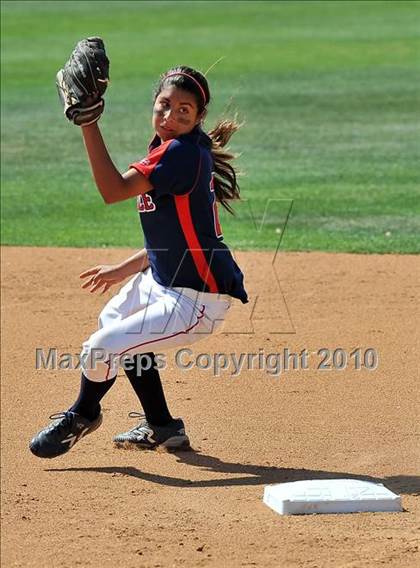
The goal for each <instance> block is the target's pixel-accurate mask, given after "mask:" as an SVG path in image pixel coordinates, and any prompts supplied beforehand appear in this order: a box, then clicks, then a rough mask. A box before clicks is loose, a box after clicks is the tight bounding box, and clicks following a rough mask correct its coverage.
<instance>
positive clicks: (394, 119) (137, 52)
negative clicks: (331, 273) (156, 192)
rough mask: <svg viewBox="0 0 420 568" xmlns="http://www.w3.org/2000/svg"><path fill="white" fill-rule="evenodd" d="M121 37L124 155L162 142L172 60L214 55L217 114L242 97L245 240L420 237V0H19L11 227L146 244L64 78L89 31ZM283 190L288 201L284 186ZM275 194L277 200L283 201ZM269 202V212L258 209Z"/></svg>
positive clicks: (228, 226)
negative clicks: (91, 150)
mask: <svg viewBox="0 0 420 568" xmlns="http://www.w3.org/2000/svg"><path fill="white" fill-rule="evenodd" d="M88 35H100V36H102V37H103V38H104V40H105V43H106V46H107V52H108V55H109V57H110V60H111V80H112V85H111V87H110V89H109V91H108V92H107V94H106V112H105V115H104V117H103V118H102V119H101V126H102V130H103V133H104V137H105V140H106V142H107V144H108V147H109V150H110V153H111V156H112V157H113V159H114V161H115V162H116V164H117V165H118V167H120V168H121V170H125V169H126V166H127V165H128V164H129V163H130V162H131V161H133V160H135V159H138V158H139V157H142V156H143V155H145V153H146V147H147V142H148V140H149V139H150V136H151V127H150V114H151V92H152V88H153V86H154V84H155V82H156V80H157V78H158V75H159V74H160V73H161V72H163V71H165V70H166V69H167V68H169V67H170V66H172V65H174V64H177V63H184V64H187V65H191V66H196V67H198V68H199V69H201V70H202V71H205V70H206V69H207V68H208V67H210V65H211V64H212V63H214V62H215V61H216V60H217V59H218V58H219V57H221V56H224V59H223V60H222V61H221V62H220V63H219V64H218V65H217V66H216V67H215V68H214V69H213V70H212V71H211V72H210V74H209V76H208V78H209V81H210V86H211V89H212V95H213V104H212V106H211V109H210V113H209V118H208V120H207V125H208V126H211V125H212V124H213V122H214V121H215V119H216V118H217V117H219V116H220V115H223V114H226V113H227V115H229V114H233V113H234V112H236V111H237V112H238V113H239V118H241V119H244V120H245V121H246V124H245V126H244V127H243V129H242V130H241V131H240V132H239V133H237V134H236V136H235V138H234V139H233V140H232V144H231V147H232V149H234V150H235V151H237V152H240V153H241V156H240V158H239V159H238V162H237V163H238V166H239V168H240V169H241V170H243V171H244V173H245V175H244V177H243V178H242V183H241V187H242V195H243V197H244V199H246V201H244V202H243V203H241V204H239V203H238V206H237V207H236V209H237V216H236V217H235V218H232V217H230V216H227V215H222V225H223V229H224V233H225V238H226V241H227V243H228V244H229V245H231V246H232V247H233V248H235V249H272V248H276V246H277V244H278V240H279V236H280V235H281V231H282V229H283V226H284V222H285V218H286V215H287V213H288V212H289V211H290V206H291V203H293V207H292V210H291V214H290V218H289V222H288V225H287V228H286V230H285V232H284V238H283V240H282V243H281V249H282V250H326V251H351V252H381V253H384V252H401V253H410V252H411V253H413V252H419V249H420V239H419V234H420V174H419V171H420V170H419V163H420V140H419V117H420V73H419V67H420V3H419V2H409V1H407V2H406V1H395V2H394V1H390V2H379V1H373V2H367V1H366V2H343V1H342V2H316V1H315V2H304V1H295V2H240V1H235V2H175V1H173V2H135V1H129V2H125V1H116V2H66V1H61V2H60V1H55V2H30V1H24V2H19V1H13V2H2V242H3V244H14V245H59V246H133V247H138V246H141V245H142V235H141V232H140V228H139V224H138V218H137V213H136V210H135V205H134V202H133V201H132V200H130V201H128V202H125V203H121V204H117V205H113V206H105V205H104V204H103V202H102V200H101V198H100V196H99V194H98V192H97V190H96V188H95V186H94V184H93V181H92V178H91V175H90V170H89V167H88V163H87V159H86V156H85V153H84V148H83V144H82V140H81V134H80V132H79V129H78V128H77V127H74V126H73V125H71V124H69V123H67V122H66V120H65V119H64V118H63V116H62V110H61V107H60V104H59V102H58V97H57V94H56V89H55V84H54V79H55V73H56V71H57V70H58V69H59V68H60V67H61V66H62V65H63V63H64V62H65V60H66V59H67V58H68V56H69V54H70V52H71V50H72V49H73V47H74V45H75V43H76V42H77V41H78V40H79V39H81V38H82V37H86V36H88ZM268 200H271V201H270V202H268ZM267 204H268V205H267ZM251 213H252V214H251Z"/></svg>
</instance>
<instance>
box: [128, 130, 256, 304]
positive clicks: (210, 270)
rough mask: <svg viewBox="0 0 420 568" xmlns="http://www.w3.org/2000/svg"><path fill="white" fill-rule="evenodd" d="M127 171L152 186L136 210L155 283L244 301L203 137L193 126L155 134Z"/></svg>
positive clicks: (208, 146) (240, 276) (139, 199)
mask: <svg viewBox="0 0 420 568" xmlns="http://www.w3.org/2000/svg"><path fill="white" fill-rule="evenodd" d="M130 167H132V168H135V169H136V170H137V171H139V172H141V173H142V174H143V175H144V176H145V177H147V178H148V180H149V181H150V183H151V184H152V185H153V189H151V190H150V191H148V192H147V193H144V194H142V195H139V196H138V197H137V209H138V211H139V213H140V222H141V225H142V229H143V233H144V238H145V247H146V249H147V254H148V257H149V261H150V265H151V268H152V273H153V277H154V279H155V280H156V281H157V282H158V283H159V284H161V285H162V286H167V287H180V288H181V287H185V288H192V289H193V290H198V291H200V292H210V293H215V294H229V295H231V296H233V297H234V298H239V299H240V300H241V301H242V302H243V303H246V302H247V301H248V298H247V293H246V291H245V289H244V286H243V274H242V272H241V270H240V268H239V267H238V265H237V264H236V262H235V260H234V258H233V256H232V254H231V252H230V250H229V249H228V247H227V246H226V245H225V244H224V243H223V235H222V231H221V228H220V224H219V219H218V214H217V203H216V194H215V192H214V185H213V184H214V177H213V176H214V174H213V158H212V155H211V140H210V138H209V137H208V136H207V134H205V132H203V130H201V128H200V127H198V126H197V127H196V128H194V130H192V131H191V132H190V133H188V134H183V135H182V136H179V137H178V138H173V139H171V140H167V141H166V142H162V141H161V139H160V138H159V137H158V136H155V138H154V139H153V141H152V142H151V144H150V146H149V154H148V155H147V157H146V158H144V159H143V160H141V162H136V163H134V164H131V166H130Z"/></svg>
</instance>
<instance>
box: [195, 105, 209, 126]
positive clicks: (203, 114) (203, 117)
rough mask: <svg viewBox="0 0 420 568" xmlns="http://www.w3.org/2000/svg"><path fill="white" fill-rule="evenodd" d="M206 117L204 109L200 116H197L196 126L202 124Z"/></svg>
mask: <svg viewBox="0 0 420 568" xmlns="http://www.w3.org/2000/svg"><path fill="white" fill-rule="evenodd" d="M206 116H207V109H206V108H205V109H204V110H203V112H202V113H201V114H199V115H198V116H197V124H200V123H203V122H204V120H205V118H206Z"/></svg>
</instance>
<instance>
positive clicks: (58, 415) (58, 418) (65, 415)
mask: <svg viewBox="0 0 420 568" xmlns="http://www.w3.org/2000/svg"><path fill="white" fill-rule="evenodd" d="M63 419H64V420H63ZM69 419H70V414H69V412H64V411H62V412H55V413H54V414H51V415H50V420H53V422H51V424H50V425H49V426H47V428H46V429H45V431H46V432H51V431H52V430H55V429H56V428H58V427H59V426H64V424H66V423H67V421H68V420H69Z"/></svg>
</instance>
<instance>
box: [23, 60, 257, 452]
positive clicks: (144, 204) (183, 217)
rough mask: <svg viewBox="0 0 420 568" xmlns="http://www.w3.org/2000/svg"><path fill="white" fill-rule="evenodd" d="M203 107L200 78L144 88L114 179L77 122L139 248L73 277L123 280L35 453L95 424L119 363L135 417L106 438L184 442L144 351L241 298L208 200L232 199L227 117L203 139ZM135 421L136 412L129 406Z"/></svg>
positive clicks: (218, 320) (182, 340)
mask: <svg viewBox="0 0 420 568" xmlns="http://www.w3.org/2000/svg"><path fill="white" fill-rule="evenodd" d="M209 102H210V91H209V87H208V83H207V80H206V78H205V77H204V75H202V74H201V73H200V72H198V71H196V70H194V69H191V68H189V67H185V66H181V67H176V68H173V69H171V70H169V71H168V72H166V73H165V74H164V75H162V76H161V77H160V81H159V84H158V87H157V89H156V91H155V93H154V105H153V119H152V124H153V128H154V131H155V136H154V138H153V140H152V142H151V143H150V146H149V153H148V155H147V156H146V157H145V158H144V159H143V160H141V161H138V162H135V163H133V164H131V166H130V167H129V169H128V171H126V172H125V173H124V174H121V173H120V172H119V171H118V170H117V169H116V167H115V166H114V164H113V162H112V160H111V158H110V156H109V154H108V152H107V149H106V146H105V144H104V142H103V139H102V136H101V133H100V130H99V127H98V124H97V122H94V123H92V124H89V125H85V126H84V125H83V124H82V125H81V126H82V132H83V138H84V142H85V146H86V150H87V153H88V157H89V161H90V164H91V168H92V172H93V176H94V178H95V182H96V185H97V187H98V189H99V192H100V193H101V195H102V197H103V199H104V201H105V203H107V204H109V203H115V202H118V201H122V200H125V199H129V198H132V197H137V209H138V211H139V215H140V222H141V226H142V230H143V233H144V238H145V248H144V249H143V250H141V251H139V252H138V253H136V254H135V255H133V256H132V257H130V258H128V259H127V260H125V261H123V262H121V263H120V264H118V265H115V266H104V265H100V266H96V267H94V268H92V269H90V270H87V271H86V272H84V273H82V274H81V278H83V279H84V284H83V287H84V288H86V289H89V290H90V291H91V292H93V291H96V290H101V291H102V292H105V291H106V290H108V289H109V288H110V287H111V286H112V285H114V284H118V283H120V282H122V281H123V280H125V279H126V278H127V277H129V276H131V279H130V280H129V281H128V282H127V283H126V284H125V285H124V286H123V287H122V288H121V290H120V292H119V293H118V294H117V295H116V296H114V297H113V298H112V299H111V300H110V301H109V302H108V304H107V305H106V306H105V308H104V309H103V311H102V313H101V314H100V316H99V326H98V330H97V331H96V332H95V333H93V334H92V335H91V336H90V338H89V339H88V340H87V341H86V342H85V343H84V344H83V351H82V357H81V360H82V369H83V373H82V378H81V387H80V393H79V396H78V398H77V400H76V401H75V402H74V404H73V405H72V406H70V408H69V409H68V410H67V411H65V412H63V413H60V414H57V415H53V416H51V419H53V422H52V423H51V424H50V425H49V426H47V427H46V428H45V429H43V430H42V431H40V432H39V433H38V434H37V435H36V436H35V437H34V438H33V440H32V441H31V443H30V450H31V451H32V453H34V454H35V455H36V456H38V457H42V458H52V457H56V456H59V455H61V454H64V453H66V452H67V451H69V450H70V449H71V448H72V447H73V445H74V444H75V443H76V442H78V441H79V440H80V439H81V438H82V437H83V436H85V435H86V434H89V433H90V432H93V431H94V430H96V429H97V428H98V427H99V426H100V424H101V422H102V413H101V407H100V401H101V399H102V398H103V396H104V395H105V394H106V392H107V391H108V390H109V389H110V388H111V386H112V385H113V384H114V382H115V380H116V376H117V372H118V368H119V366H120V365H122V366H123V368H124V371H125V373H126V375H127V377H128V379H129V381H130V383H131V385H132V386H133V388H134V390H135V392H136V394H137V396H138V398H139V400H140V403H141V405H142V407H143V411H144V420H142V421H141V422H140V423H139V424H138V425H137V426H135V427H134V428H132V429H131V430H129V431H128V432H124V433H122V434H119V435H117V436H116V437H115V438H114V442H115V443H116V444H117V445H118V446H120V447H136V448H149V449H154V448H157V447H159V446H161V447H165V448H168V449H169V448H172V449H174V448H185V447H188V446H189V439H188V437H187V435H186V433H185V427H184V423H183V421H182V420H181V419H180V418H177V419H174V418H173V417H172V415H171V414H170V412H169V409H168V406H167V403H166V400H165V395H164V392H163V388H162V383H161V380H160V376H159V370H158V365H157V361H156V357H155V353H154V352H155V350H158V351H159V352H161V351H166V350H167V349H171V348H178V347H181V346H185V345H189V344H192V343H195V342H197V341H199V340H200V339H204V338H206V337H207V336H208V335H209V334H211V333H213V332H215V331H217V330H219V329H220V327H221V325H222V323H223V321H224V319H225V317H226V314H227V312H228V310H229V308H230V305H231V299H232V298H238V299H239V300H241V301H242V302H243V303H246V302H247V301H248V299H247V294H246V291H245V289H244V285H243V274H242V272H241V270H240V269H239V267H238V266H237V264H236V263H235V261H234V259H233V257H232V255H231V253H230V251H229V249H228V247H227V246H226V245H225V244H224V243H223V236H222V232H221V228H220V224H219V220H218V214H217V202H220V203H221V204H222V205H223V206H224V207H225V208H226V209H228V210H229V211H230V212H231V211H232V210H231V207H230V205H229V203H228V200H230V199H237V198H239V187H238V184H237V181H236V175H235V170H234V169H233V167H232V166H231V164H230V163H229V162H230V160H232V158H233V157H234V156H233V155H232V154H230V153H229V152H227V151H226V150H224V149H223V147H224V146H225V144H226V143H227V142H228V140H229V139H230V137H231V135H232V134H233V133H234V132H235V131H236V130H237V128H238V124H236V123H235V122H233V121H222V122H219V123H218V124H217V126H216V127H215V128H214V129H213V130H212V131H211V132H209V134H206V133H205V132H204V131H203V130H202V127H201V126H202V122H203V120H204V118H205V116H206V113H207V106H208V104H209ZM132 414H133V415H134V416H139V414H138V413H132Z"/></svg>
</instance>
